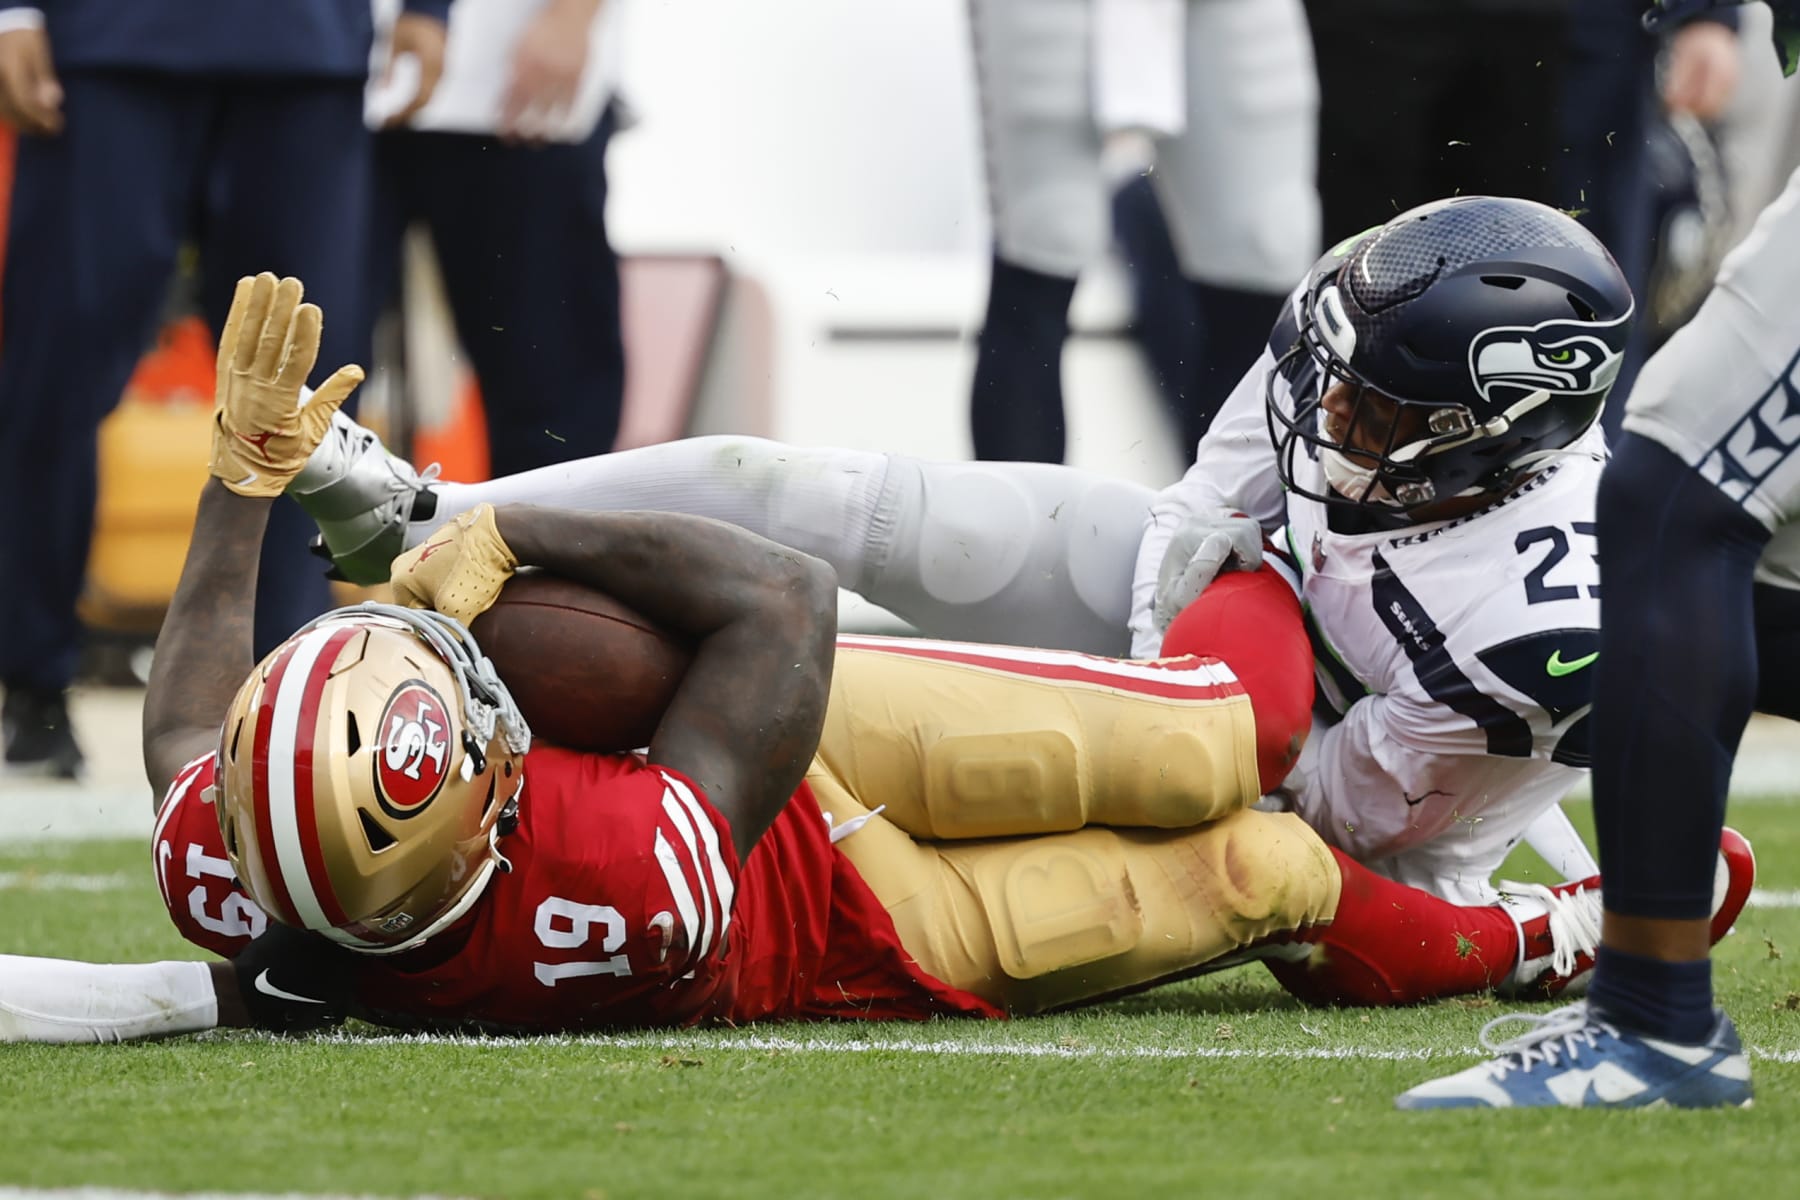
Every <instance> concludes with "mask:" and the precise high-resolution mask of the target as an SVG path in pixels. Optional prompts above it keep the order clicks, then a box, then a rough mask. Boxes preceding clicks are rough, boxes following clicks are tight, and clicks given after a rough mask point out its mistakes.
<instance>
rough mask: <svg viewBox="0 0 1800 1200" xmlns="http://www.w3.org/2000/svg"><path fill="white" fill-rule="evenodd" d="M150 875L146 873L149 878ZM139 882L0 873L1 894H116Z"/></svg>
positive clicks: (110, 877)
mask: <svg viewBox="0 0 1800 1200" xmlns="http://www.w3.org/2000/svg"><path fill="white" fill-rule="evenodd" d="M147 874H148V873H146V876H147ZM137 882H139V881H138V880H137V879H134V878H133V877H131V876H129V875H68V874H64V873H63V872H61V871H49V872H45V873H43V874H39V873H38V872H36V871H0V892H114V891H118V890H119V889H120V888H127V887H131V886H132V885H133V884H135V883H137Z"/></svg>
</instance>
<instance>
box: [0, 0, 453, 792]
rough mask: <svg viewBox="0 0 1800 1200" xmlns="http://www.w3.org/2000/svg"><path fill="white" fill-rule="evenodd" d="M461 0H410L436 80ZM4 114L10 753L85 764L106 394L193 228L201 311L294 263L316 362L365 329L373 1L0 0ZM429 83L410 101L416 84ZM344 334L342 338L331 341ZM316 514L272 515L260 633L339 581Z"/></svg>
mask: <svg viewBox="0 0 1800 1200" xmlns="http://www.w3.org/2000/svg"><path fill="white" fill-rule="evenodd" d="M449 2H450V0H407V5H406V7H407V9H408V12H407V15H406V17H405V19H404V20H403V21H402V22H400V27H399V28H397V31H396V37H395V40H394V49H395V52H396V54H398V53H411V54H413V55H415V56H416V57H417V58H418V59H419V61H420V65H421V72H420V74H421V86H420V92H421V94H422V96H428V95H429V89H430V87H431V86H433V85H434V84H435V80H436V75H437V73H438V69H439V65H440V64H441V62H442V56H443V41H444V17H445V13H446V11H447V9H448V7H449ZM0 30H4V32H0V109H3V110H4V112H3V113H0V115H3V116H4V117H5V118H6V119H7V120H8V121H9V122H11V123H12V124H14V125H15V126H17V127H18V128H19V130H20V132H21V133H22V134H24V135H25V136H23V137H21V139H20V141H19V151H18V162H17V168H16V177H15V182H14V191H13V196H12V213H11V224H10V228H9V230H8V234H7V237H8V241H7V257H6V269H5V278H4V283H3V285H0V287H3V293H0V308H3V310H4V313H5V330H4V341H3V342H0V511H3V512H7V513H10V514H13V516H12V518H10V519H9V520H7V521H6V522H4V523H3V524H0V579H4V580H5V581H6V586H5V587H4V588H0V684H3V685H4V686H5V690H6V699H5V708H4V716H5V719H4V723H3V724H4V737H5V762H6V766H7V768H9V769H39V770H45V771H48V772H49V773H51V774H53V775H57V776H62V777H70V778H72V777H74V776H75V775H77V774H78V773H79V770H80V768H81V765H82V756H81V751H80V748H79V747H78V745H77V744H76V742H75V739H74V735H73V733H72V732H71V730H70V728H69V722H68V713H67V709H66V706H65V702H64V690H65V689H66V688H67V687H68V685H69V683H70V681H71V680H72V678H73V676H74V673H75V667H76V660H77V656H78V653H79V650H80V643H81V626H80V623H79V621H78V619H77V617H76V613H75V605H76V599H77V597H78V595H79V594H80V591H81V586H82V578H83V572H84V569H85V567H86V564H87V557H88V546H89V540H90V536H91V530H92V525H93V514H94V503H95V494H96V469H97V468H96V435H97V431H98V429H99V426H100V423H101V421H102V420H103V419H104V418H105V417H106V415H107V413H108V412H110V411H111V410H112V408H113V406H114V405H115V404H116V403H117V402H118V400H119V397H120V395H121V393H122V391H123V389H124V386H125V382H126V380H127V379H128V378H129V376H130V374H131V371H132V368H133V367H134V366H135V364H136V362H137V359H138V356H139V355H140V354H141V353H142V351H143V350H144V348H145V347H146V346H147V345H148V344H149V343H150V340H151V337H152V334H153V333H154V325H155V320H156V316H157V314H158V311H159V309H160V307H161V304H162V301H163V298H164V294H165V292H166V289H167V287H168V284H169V280H170V277H171V275H172V273H173V271H174V266H175V259H176V255H177V252H178V250H179V248H180V247H181V245H182V243H183V242H184V240H186V239H187V238H189V237H190V236H191V237H194V238H195V240H196V241H197V242H198V245H199V247H200V251H201V255H202V259H203V262H204V267H203V278H204V290H205V299H204V306H205V309H206V313H207V317H208V319H209V320H210V321H211V322H212V324H213V327H214V329H217V328H218V327H219V322H220V321H221V320H222V319H223V315H224V312H225V307H226V306H227V305H228V304H229V302H230V299H231V286H230V281H232V280H234V279H236V278H237V277H238V276H239V275H243V274H250V273H254V272H256V271H258V270H271V271H277V272H281V273H283V274H296V275H304V276H305V277H306V278H307V279H308V280H309V281H311V284H312V287H313V294H314V296H315V297H316V298H317V299H319V300H320V301H321V302H322V303H324V304H325V305H327V306H330V307H331V309H332V312H333V314H334V319H333V321H332V323H331V326H330V327H329V328H328V329H327V330H326V332H325V337H326V339H327V347H328V348H327V351H326V355H325V358H324V361H328V362H333V363H336V362H342V361H348V360H350V359H351V358H352V357H354V355H353V354H351V353H350V352H349V351H350V350H352V349H355V350H360V348H361V346H362V344H363V343H364V342H365V341H366V336H367V335H366V330H365V329H364V328H363V326H364V325H365V324H366V317H365V315H364V303H363V297H362V292H363V284H364V280H365V276H364V269H365V262H366V257H365V256H366V253H367V251H366V246H365V240H366V229H367V225H368V205H369V196H368V193H369V182H370V155H369V146H368V138H367V135H366V133H365V130H364V126H363V87H364V84H365V81H366V79H367V76H368V68H369V55H370V48H371V44H372V37H373V30H372V20H371V15H370V10H369V4H368V0H287V2H284V3H282V4H275V5H267V4H258V5H246V4H240V3H235V2H233V0H53V2H52V3H48V4H46V5H45V6H44V10H43V12H42V13H41V14H40V13H38V12H37V11H36V10H33V9H29V8H26V7H25V6H22V5H20V4H18V3H17V2H16V0H0ZM421 102H422V100H421ZM331 346H336V347H337V348H336V349H331V348H330V347H331ZM306 530H307V523H306V518H305V516H304V515H303V514H302V513H301V512H300V510H299V509H298V508H297V507H295V506H293V505H291V504H283V505H280V506H278V509H277V511H276V513H275V515H274V516H273V518H272V519H271V522H270V536H269V538H268V540H267V542H266V546H267V549H266V550H265V553H264V556H263V565H262V570H261V572H260V575H259V579H258V590H257V600H256V612H257V645H258V649H259V652H260V651H261V650H262V649H266V648H267V647H270V646H273V645H274V644H275V643H277V642H279V641H280V640H281V638H282V636H283V635H284V634H285V633H286V632H287V631H289V630H291V629H292V628H294V626H295V624H296V623H297V622H302V621H305V620H306V619H307V618H309V617H310V616H312V615H313V614H314V613H316V612H318V611H320V610H322V609H324V608H325V607H326V606H327V605H328V603H329V596H328V594H327V592H326V585H325V582H324V580H323V578H322V577H321V576H320V573H319V571H318V569H317V565H316V563H314V562H313V561H312V560H311V559H310V557H309V556H308V555H307V553H306V541H307V535H306Z"/></svg>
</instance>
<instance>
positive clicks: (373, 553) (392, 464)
mask: <svg viewBox="0 0 1800 1200" xmlns="http://www.w3.org/2000/svg"><path fill="white" fill-rule="evenodd" d="M437 470H438V469H437V464H436V463H433V464H432V465H431V466H430V467H427V468H426V469H425V470H424V471H416V470H414V469H413V466H412V464H411V463H409V462H407V461H406V460H405V459H403V458H400V457H398V456H397V455H394V454H390V453H389V452H388V449H387V447H386V446H383V445H382V444H381V439H380V438H378V437H376V436H375V434H374V433H373V432H372V431H371V430H368V429H365V428H363V427H362V426H361V425H358V424H357V423H356V422H355V421H353V420H351V419H350V418H349V417H347V416H345V415H344V414H343V413H341V412H340V413H334V414H333V415H332V418H331V428H330V429H328V430H326V431H325V439H324V440H323V441H321V442H320V443H319V445H318V448H317V449H315V450H314V451H313V452H312V456H311V457H310V458H308V459H307V460H306V465H305V466H304V467H302V468H301V469H300V474H299V475H297V476H295V477H294V481H293V482H292V483H290V484H288V487H287V494H288V495H290V496H292V497H293V498H294V499H295V500H297V501H299V503H300V507H301V508H303V509H305V510H306V515H307V516H309V517H311V518H312V519H313V522H314V524H316V525H318V527H319V533H320V536H321V537H322V538H323V541H324V546H325V551H326V553H327V554H328V555H329V556H330V558H331V561H332V563H333V564H334V565H335V566H336V568H337V574H338V575H339V576H341V577H342V578H344V579H348V580H349V581H350V582H351V583H364V584H370V583H385V582H387V577H388V565H389V564H390V563H392V562H393V561H394V558H395V556H397V555H398V554H400V552H401V551H403V550H405V549H406V524H407V522H408V521H409V520H411V519H412V517H413V515H414V508H415V506H420V507H423V506H422V505H421V504H420V502H421V500H423V501H424V502H425V503H427V504H433V505H435V500H434V499H433V493H432V492H431V490H430V485H431V483H432V481H433V480H435V479H436V478H437Z"/></svg>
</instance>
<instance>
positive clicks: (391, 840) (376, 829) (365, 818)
mask: <svg viewBox="0 0 1800 1200" xmlns="http://www.w3.org/2000/svg"><path fill="white" fill-rule="evenodd" d="M356 815H357V817H358V818H360V819H361V821H362V829H363V837H364V838H366V839H368V842H369V853H370V854H380V853H381V852H382V851H383V850H386V849H388V848H389V847H390V846H394V845H396V844H398V842H399V839H398V838H396V837H395V836H394V835H393V834H391V833H389V832H388V831H387V830H385V829H383V828H382V827H381V825H380V823H379V822H378V821H376V820H375V818H374V817H371V816H370V815H369V811H368V809H365V808H359V809H357V810H356Z"/></svg>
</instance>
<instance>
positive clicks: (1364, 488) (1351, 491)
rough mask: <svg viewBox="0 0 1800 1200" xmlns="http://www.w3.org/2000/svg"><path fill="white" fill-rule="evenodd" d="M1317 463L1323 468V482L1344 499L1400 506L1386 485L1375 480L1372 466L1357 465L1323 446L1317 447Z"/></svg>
mask: <svg viewBox="0 0 1800 1200" xmlns="http://www.w3.org/2000/svg"><path fill="white" fill-rule="evenodd" d="M1319 465H1320V466H1321V467H1323V468H1324V469H1325V482H1326V483H1329V484H1330V485H1331V490H1332V491H1334V492H1336V493H1337V494H1338V495H1340V496H1342V497H1344V498H1345V499H1347V500H1355V501H1357V502H1358V503H1359V504H1385V505H1388V506H1389V507H1391V508H1398V507H1400V504H1399V501H1397V500H1395V499H1394V497H1393V496H1392V495H1391V494H1390V493H1389V492H1388V490H1387V485H1386V484H1382V483H1378V482H1376V479H1375V468H1374V467H1363V466H1358V465H1357V464H1356V463H1354V462H1352V461H1350V459H1349V457H1348V456H1346V455H1345V454H1343V453H1342V452H1341V451H1338V450H1332V449H1330V448H1329V447H1325V446H1321V447H1320V448H1319Z"/></svg>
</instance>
